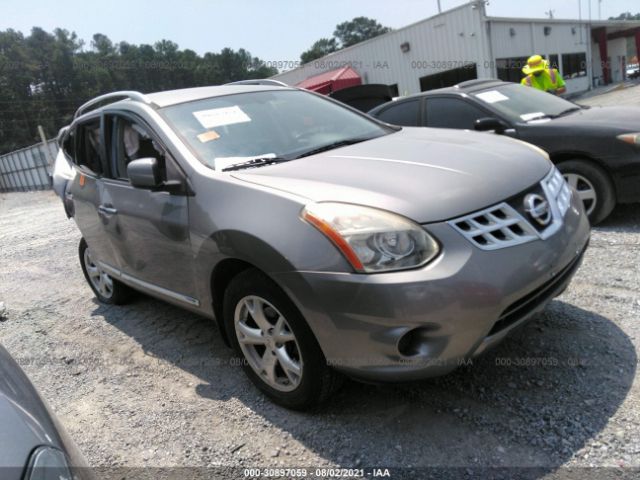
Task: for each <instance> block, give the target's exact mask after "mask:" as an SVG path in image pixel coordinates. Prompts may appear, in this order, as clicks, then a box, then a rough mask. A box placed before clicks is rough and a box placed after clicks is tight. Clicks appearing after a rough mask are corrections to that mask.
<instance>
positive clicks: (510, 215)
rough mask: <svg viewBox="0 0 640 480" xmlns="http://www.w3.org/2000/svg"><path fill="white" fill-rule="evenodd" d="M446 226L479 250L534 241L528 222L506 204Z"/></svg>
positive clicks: (533, 232)
mask: <svg viewBox="0 0 640 480" xmlns="http://www.w3.org/2000/svg"><path fill="white" fill-rule="evenodd" d="M450 224H451V225H452V226H453V228H455V229H456V230H458V231H459V232H460V233H461V234H462V235H463V236H464V237H466V238H467V239H468V240H469V241H470V242H471V243H473V244H474V245H476V246H477V247H479V248H481V249H483V250H496V249H498V248H505V247H511V246H513V245H519V244H521V243H526V242H529V241H531V240H533V239H535V238H537V235H536V232H535V230H534V229H533V228H532V227H531V225H530V224H529V222H527V221H526V220H525V219H524V217H523V216H522V215H520V214H519V213H518V212H517V211H516V210H515V209H514V208H513V207H511V206H510V205H509V204H507V203H501V204H499V205H496V206H494V207H490V208H487V209H485V210H481V211H480V212H476V213H472V214H471V215H467V216H466V217H461V218H458V219H456V220H453V221H452V222H450Z"/></svg>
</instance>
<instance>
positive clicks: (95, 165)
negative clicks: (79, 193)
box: [73, 118, 103, 176]
mask: <svg viewBox="0 0 640 480" xmlns="http://www.w3.org/2000/svg"><path fill="white" fill-rule="evenodd" d="M101 151H102V136H101V135H100V119H99V118H96V119H94V120H89V121H87V122H85V123H82V124H80V125H78V127H77V129H76V139H75V152H74V153H75V156H74V157H73V158H74V161H75V163H76V164H77V165H78V166H80V167H84V168H85V169H87V170H89V172H91V173H93V174H94V175H98V176H100V175H102V173H103V168H102V159H101V158H100V157H101V154H100V152H101Z"/></svg>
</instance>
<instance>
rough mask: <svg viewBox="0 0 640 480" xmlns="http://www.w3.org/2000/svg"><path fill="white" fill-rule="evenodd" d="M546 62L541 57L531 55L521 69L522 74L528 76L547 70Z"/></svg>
mask: <svg viewBox="0 0 640 480" xmlns="http://www.w3.org/2000/svg"><path fill="white" fill-rule="evenodd" d="M547 65H548V63H547V61H546V60H545V59H544V58H542V56H541V55H533V56H531V57H529V59H528V60H527V64H526V65H525V66H524V67H523V68H522V73H524V74H525V75H529V74H530V73H534V72H538V71H541V70H544V69H545V68H547Z"/></svg>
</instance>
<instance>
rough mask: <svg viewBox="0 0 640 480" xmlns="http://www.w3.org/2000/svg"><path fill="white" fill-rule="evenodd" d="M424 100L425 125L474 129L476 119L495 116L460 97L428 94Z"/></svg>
mask: <svg viewBox="0 0 640 480" xmlns="http://www.w3.org/2000/svg"><path fill="white" fill-rule="evenodd" d="M426 100H427V101H426V103H425V105H424V110H423V114H422V125H423V126H425V127H434V128H459V129H467V130H474V129H475V121H476V120H479V119H480V118H487V117H495V115H494V114H492V113H490V112H487V111H486V110H484V109H482V108H480V107H478V106H476V105H474V104H472V103H471V102H468V101H467V100H463V99H462V98H456V97H431V96H429V97H427V99H426Z"/></svg>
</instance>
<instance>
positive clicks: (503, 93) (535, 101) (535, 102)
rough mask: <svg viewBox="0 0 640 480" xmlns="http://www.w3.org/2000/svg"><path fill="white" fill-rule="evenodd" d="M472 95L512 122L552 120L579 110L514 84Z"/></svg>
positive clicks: (565, 101) (572, 104) (547, 94)
mask: <svg viewBox="0 0 640 480" xmlns="http://www.w3.org/2000/svg"><path fill="white" fill-rule="evenodd" d="M472 95H473V96H474V97H476V98H477V99H478V100H480V101H481V102H483V103H484V104H486V105H487V106H488V107H490V108H492V109H494V110H496V111H497V112H498V113H501V114H502V115H504V116H505V117H507V118H508V119H509V120H511V121H513V122H529V121H532V120H540V119H543V118H554V117H556V116H558V115H562V114H564V113H567V111H573V110H578V109H580V107H579V106H578V105H576V104H575V103H571V102H569V101H567V100H564V99H562V98H560V97H556V96H555V95H551V94H549V93H545V92H541V91H540V90H536V89H535V88H531V87H526V86H524V85H519V84H515V83H511V84H508V85H502V86H499V87H497V88H492V89H491V90H485V91H482V92H477V93H472Z"/></svg>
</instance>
